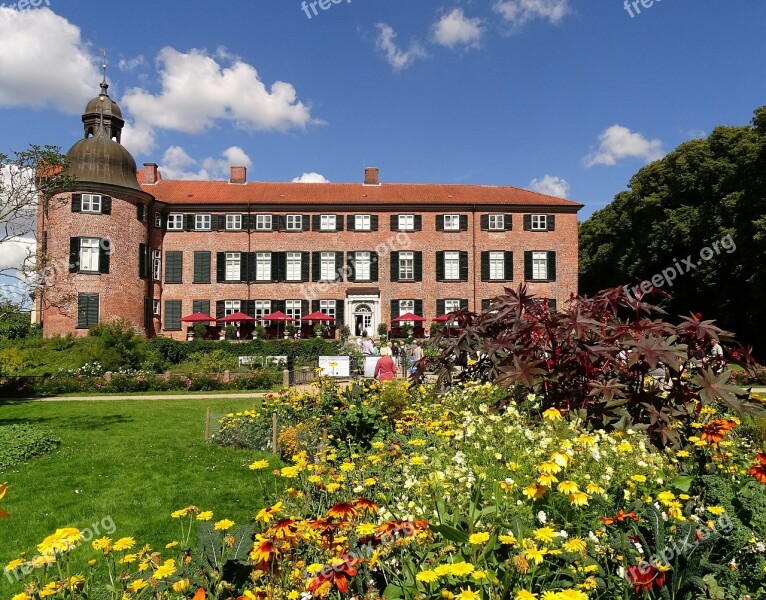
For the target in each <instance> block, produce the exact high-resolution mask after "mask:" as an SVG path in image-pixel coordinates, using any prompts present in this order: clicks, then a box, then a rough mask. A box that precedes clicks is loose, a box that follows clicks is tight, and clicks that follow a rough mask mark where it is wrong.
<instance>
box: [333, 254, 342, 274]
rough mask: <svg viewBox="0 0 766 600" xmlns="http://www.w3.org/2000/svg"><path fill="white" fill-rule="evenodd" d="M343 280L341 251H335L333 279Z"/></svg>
mask: <svg viewBox="0 0 766 600" xmlns="http://www.w3.org/2000/svg"><path fill="white" fill-rule="evenodd" d="M342 280H343V252H336V253H335V273H334V275H333V281H342Z"/></svg>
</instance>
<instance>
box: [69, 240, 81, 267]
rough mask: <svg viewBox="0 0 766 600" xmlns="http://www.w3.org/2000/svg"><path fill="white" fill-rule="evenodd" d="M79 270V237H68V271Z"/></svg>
mask: <svg viewBox="0 0 766 600" xmlns="http://www.w3.org/2000/svg"><path fill="white" fill-rule="evenodd" d="M79 270H80V238H76V237H73V238H69V272H70V273H77V271H79Z"/></svg>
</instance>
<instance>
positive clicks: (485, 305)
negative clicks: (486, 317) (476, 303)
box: [481, 298, 492, 311]
mask: <svg viewBox="0 0 766 600" xmlns="http://www.w3.org/2000/svg"><path fill="white" fill-rule="evenodd" d="M491 303H492V301H491V300H490V299H489V298H485V299H484V300H482V301H481V310H482V311H485V310H487V309H488V308H489V305H490V304H491Z"/></svg>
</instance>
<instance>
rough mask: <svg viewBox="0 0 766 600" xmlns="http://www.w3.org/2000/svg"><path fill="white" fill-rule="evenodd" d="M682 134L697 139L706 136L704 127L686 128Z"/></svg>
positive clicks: (687, 137)
mask: <svg viewBox="0 0 766 600" xmlns="http://www.w3.org/2000/svg"><path fill="white" fill-rule="evenodd" d="M682 135H683V136H684V137H685V138H686V139H688V140H697V139H701V138H705V137H707V131H705V130H704V129H687V130H686V131H683V132H682Z"/></svg>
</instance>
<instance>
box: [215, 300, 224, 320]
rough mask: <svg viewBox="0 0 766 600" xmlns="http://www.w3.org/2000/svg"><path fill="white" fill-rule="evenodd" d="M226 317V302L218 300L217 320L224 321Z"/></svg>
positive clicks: (216, 308) (216, 306)
mask: <svg viewBox="0 0 766 600" xmlns="http://www.w3.org/2000/svg"><path fill="white" fill-rule="evenodd" d="M225 316H226V301H225V300H218V301H217V302H216V303H215V318H216V319H223V318H224V317H225Z"/></svg>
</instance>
